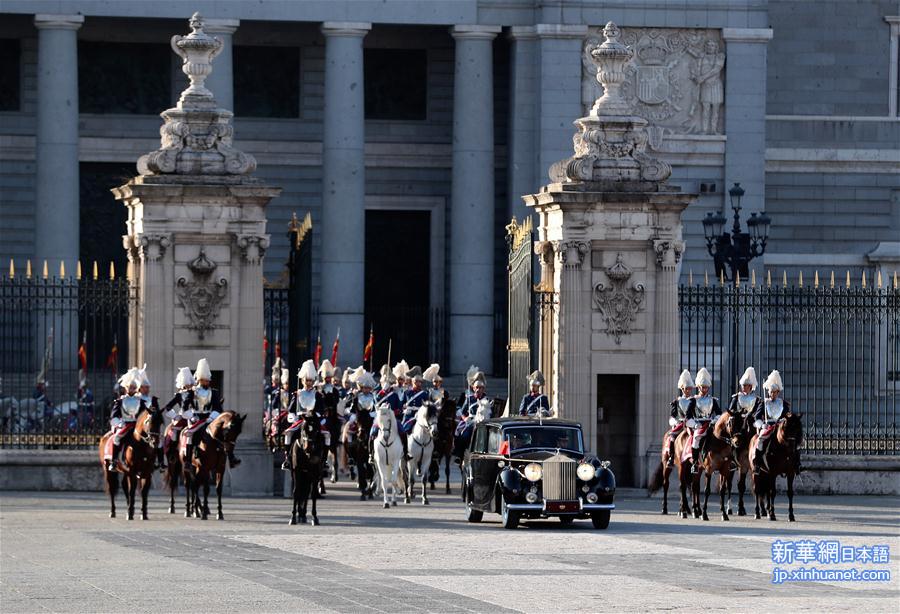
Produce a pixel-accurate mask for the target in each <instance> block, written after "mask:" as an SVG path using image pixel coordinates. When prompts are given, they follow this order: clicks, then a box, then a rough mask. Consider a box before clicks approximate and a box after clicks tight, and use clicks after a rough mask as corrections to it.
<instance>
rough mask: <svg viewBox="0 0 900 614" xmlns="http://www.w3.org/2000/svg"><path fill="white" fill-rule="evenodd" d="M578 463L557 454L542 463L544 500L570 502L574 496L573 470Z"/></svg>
mask: <svg viewBox="0 0 900 614" xmlns="http://www.w3.org/2000/svg"><path fill="white" fill-rule="evenodd" d="M577 468H578V463H576V462H575V461H573V460H572V459H571V458H569V457H568V456H564V455H562V454H557V455H556V456H551V457H550V458H548V459H547V460H545V461H544V499H546V500H550V501H558V500H563V501H572V500H574V499H576V498H577V497H576V494H575V470H576V469H577Z"/></svg>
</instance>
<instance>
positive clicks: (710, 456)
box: [691, 411, 744, 521]
mask: <svg viewBox="0 0 900 614" xmlns="http://www.w3.org/2000/svg"><path fill="white" fill-rule="evenodd" d="M743 426H744V417H743V416H742V415H741V414H732V413H729V412H727V411H726V412H725V413H724V414H722V415H721V416H719V419H718V420H716V424H715V425H714V426H713V429H712V433H710V434H708V435H707V436H706V442H705V447H706V455H705V456H704V458H703V460H702V461H700V469H701V470H700V471H698V472H697V473H695V474H693V478H694V479H693V481H692V488H691V490H692V492H693V504H694V518H697V510H698V508H699V507H700V477H701V475H706V487H705V489H704V499H703V508H702V516H703V520H709V516H708V515H707V513H706V510H707V507H708V505H709V491H710V482H711V481H712V476H713V473H716V472H718V474H719V510H720V511H721V512H722V520H724V521H727V520H728V512H726V511H725V493H726V491H727V492H728V496H729V498H730V497H731V472H732V463H733V460H734V444H735V436H736V434H737V433H739V432H740V431H741V430H742V429H743Z"/></svg>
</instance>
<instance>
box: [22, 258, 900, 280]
mask: <svg viewBox="0 0 900 614" xmlns="http://www.w3.org/2000/svg"><path fill="white" fill-rule="evenodd" d="M25 278H26V279H31V260H30V259H29V260H26V261H25ZM895 285H896V284H895Z"/></svg>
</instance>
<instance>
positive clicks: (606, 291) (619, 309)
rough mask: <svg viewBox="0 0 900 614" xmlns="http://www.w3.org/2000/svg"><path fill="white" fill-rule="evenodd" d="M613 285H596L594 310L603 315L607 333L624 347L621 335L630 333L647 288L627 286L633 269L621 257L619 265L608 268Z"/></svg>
mask: <svg viewBox="0 0 900 614" xmlns="http://www.w3.org/2000/svg"><path fill="white" fill-rule="evenodd" d="M606 276H607V277H609V282H610V285H609V286H606V285H604V284H603V283H602V282H601V283H599V284H597V285H596V286H594V307H596V308H597V309H598V310H599V311H600V313H601V314H602V315H603V320H604V321H605V322H606V334H607V335H612V336H613V337H615V339H616V345H621V344H622V335H627V334H630V333H631V325H632V323H633V322H634V320H635V317H636V316H637V313H638V311H639V310H640V307H641V303H643V301H644V285H643V284H641V283H638V282H634V283H632V284H630V285H629V284H628V280H629V279H630V278H631V269H629V268H628V267H627V266H626V265H625V262H624V258H623V257H622V254H616V263H615V264H614V265H612V266H611V267H609V268H608V269H606Z"/></svg>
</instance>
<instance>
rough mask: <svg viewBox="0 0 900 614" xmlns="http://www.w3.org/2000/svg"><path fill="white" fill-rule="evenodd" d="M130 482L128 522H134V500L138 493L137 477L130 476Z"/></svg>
mask: <svg viewBox="0 0 900 614" xmlns="http://www.w3.org/2000/svg"><path fill="white" fill-rule="evenodd" d="M126 480H127V481H128V520H134V500H135V495H136V493H137V477H135V476H133V475H129V476H128V477H127V478H126Z"/></svg>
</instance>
